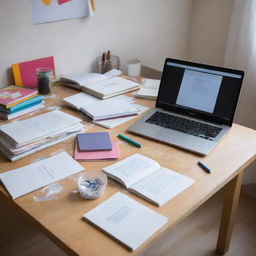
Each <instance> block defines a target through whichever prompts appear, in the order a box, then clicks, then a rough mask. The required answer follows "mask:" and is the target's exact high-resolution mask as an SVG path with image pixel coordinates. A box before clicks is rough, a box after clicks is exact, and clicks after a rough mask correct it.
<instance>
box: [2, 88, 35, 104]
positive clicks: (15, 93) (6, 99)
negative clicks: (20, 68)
mask: <svg viewBox="0 0 256 256" xmlns="http://www.w3.org/2000/svg"><path fill="white" fill-rule="evenodd" d="M37 93H38V92H37V91H36V90H32V89H27V88H22V87H18V86H14V85H11V86H8V87H6V88H3V89H1V90H0V104H1V105H4V106H8V105H10V104H14V103H16V102H20V101H21V100H23V99H27V98H29V97H31V96H33V95H34V96H36V95H37Z"/></svg>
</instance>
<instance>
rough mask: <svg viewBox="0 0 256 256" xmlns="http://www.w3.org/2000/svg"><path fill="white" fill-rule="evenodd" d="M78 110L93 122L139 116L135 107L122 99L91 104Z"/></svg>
mask: <svg viewBox="0 0 256 256" xmlns="http://www.w3.org/2000/svg"><path fill="white" fill-rule="evenodd" d="M80 110H81V111H82V112H83V113H85V114H86V115H87V116H89V117H90V118H91V119H92V120H93V121H97V120H104V119H109V118H115V117H121V116H130V115H138V114H139V110H138V109H137V108H136V107H134V106H133V105H131V104H130V103H129V102H127V101H125V100H122V99H111V100H105V101H100V102H95V103H91V104H89V105H85V106H83V107H81V109H80Z"/></svg>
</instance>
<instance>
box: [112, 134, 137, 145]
mask: <svg viewBox="0 0 256 256" xmlns="http://www.w3.org/2000/svg"><path fill="white" fill-rule="evenodd" d="M117 136H118V137H119V138H121V139H123V140H125V141H127V142H130V143H131V144H133V145H134V146H135V147H137V148H140V147H141V145H140V144H139V143H138V142H136V141H134V140H132V139H130V138H127V137H126V136H124V135H122V134H118V135H117Z"/></svg>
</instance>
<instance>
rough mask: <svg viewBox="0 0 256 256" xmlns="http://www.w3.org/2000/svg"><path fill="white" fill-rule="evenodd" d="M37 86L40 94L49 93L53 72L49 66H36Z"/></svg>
mask: <svg viewBox="0 0 256 256" xmlns="http://www.w3.org/2000/svg"><path fill="white" fill-rule="evenodd" d="M36 77H37V88H38V92H39V93H40V94H50V93H51V90H52V83H53V78H54V74H53V71H52V69H51V68H46V67H42V68H37V69H36Z"/></svg>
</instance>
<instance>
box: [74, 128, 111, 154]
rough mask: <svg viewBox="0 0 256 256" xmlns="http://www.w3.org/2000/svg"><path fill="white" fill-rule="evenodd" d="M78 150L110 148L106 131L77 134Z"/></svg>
mask: <svg viewBox="0 0 256 256" xmlns="http://www.w3.org/2000/svg"><path fill="white" fill-rule="evenodd" d="M77 144H78V148H79V151H103V150H112V143H111V140H110V136H109V134H108V132H89V133H80V134H77Z"/></svg>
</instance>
